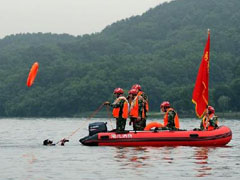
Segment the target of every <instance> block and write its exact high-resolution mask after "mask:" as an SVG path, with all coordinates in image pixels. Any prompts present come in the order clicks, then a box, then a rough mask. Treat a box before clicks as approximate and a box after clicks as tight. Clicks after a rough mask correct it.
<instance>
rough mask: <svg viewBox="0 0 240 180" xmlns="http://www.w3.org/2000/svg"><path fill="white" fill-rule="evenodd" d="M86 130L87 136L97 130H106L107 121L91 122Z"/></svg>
mask: <svg viewBox="0 0 240 180" xmlns="http://www.w3.org/2000/svg"><path fill="white" fill-rule="evenodd" d="M88 131H89V136H92V135H94V134H97V133H99V132H107V123H106V122H95V123H91V124H89V126H88Z"/></svg>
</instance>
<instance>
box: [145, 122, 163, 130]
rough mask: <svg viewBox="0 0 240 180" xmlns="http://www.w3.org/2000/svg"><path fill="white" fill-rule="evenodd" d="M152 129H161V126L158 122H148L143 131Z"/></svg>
mask: <svg viewBox="0 0 240 180" xmlns="http://www.w3.org/2000/svg"><path fill="white" fill-rule="evenodd" d="M153 127H157V128H160V127H163V125H162V124H161V123H159V122H150V123H149V124H148V125H147V126H146V127H145V128H144V131H149V130H150V129H151V128H153Z"/></svg>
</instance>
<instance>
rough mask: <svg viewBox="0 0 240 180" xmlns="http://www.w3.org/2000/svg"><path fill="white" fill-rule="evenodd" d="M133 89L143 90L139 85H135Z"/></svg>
mask: <svg viewBox="0 0 240 180" xmlns="http://www.w3.org/2000/svg"><path fill="white" fill-rule="evenodd" d="M132 89H138V90H141V86H140V85H139V84H134V85H133V86H132Z"/></svg>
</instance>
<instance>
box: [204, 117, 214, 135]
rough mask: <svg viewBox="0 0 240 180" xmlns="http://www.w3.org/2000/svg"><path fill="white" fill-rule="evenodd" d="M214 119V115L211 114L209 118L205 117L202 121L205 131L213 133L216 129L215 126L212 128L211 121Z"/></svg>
mask: <svg viewBox="0 0 240 180" xmlns="http://www.w3.org/2000/svg"><path fill="white" fill-rule="evenodd" d="M213 117H214V114H213V113H212V114H210V115H209V116H208V117H207V116H206V115H205V116H204V117H203V119H202V124H203V128H204V130H208V131H212V130H214V129H215V127H214V126H211V125H210V123H209V121H210V120H211V119H212V118H213Z"/></svg>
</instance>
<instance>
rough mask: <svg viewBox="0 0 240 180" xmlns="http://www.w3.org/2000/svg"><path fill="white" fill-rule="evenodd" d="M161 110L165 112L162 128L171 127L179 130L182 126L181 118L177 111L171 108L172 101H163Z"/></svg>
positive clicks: (170, 128)
mask: <svg viewBox="0 0 240 180" xmlns="http://www.w3.org/2000/svg"><path fill="white" fill-rule="evenodd" d="M160 108H161V111H162V112H165V115H164V119H163V123H164V124H163V126H164V127H163V128H162V129H169V130H177V129H179V128H180V125H179V118H178V114H177V112H176V111H175V110H174V109H173V108H171V106H170V103H169V102H168V101H164V102H162V104H161V106H160Z"/></svg>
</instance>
